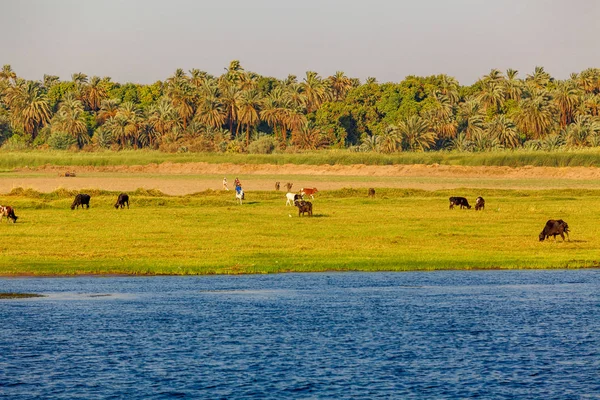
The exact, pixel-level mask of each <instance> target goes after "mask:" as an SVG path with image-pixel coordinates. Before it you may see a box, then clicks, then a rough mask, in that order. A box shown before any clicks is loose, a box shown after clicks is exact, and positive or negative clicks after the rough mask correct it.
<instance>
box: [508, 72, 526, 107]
mask: <svg viewBox="0 0 600 400" xmlns="http://www.w3.org/2000/svg"><path fill="white" fill-rule="evenodd" d="M518 73H519V71H517V70H514V69H508V70H506V80H505V81H504V96H505V98H506V99H507V100H515V101H519V100H521V94H522V93H523V84H522V82H521V81H520V80H519V79H517V74H518Z"/></svg>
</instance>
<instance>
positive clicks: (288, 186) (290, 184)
mask: <svg viewBox="0 0 600 400" xmlns="http://www.w3.org/2000/svg"><path fill="white" fill-rule="evenodd" d="M292 186H294V184H293V183H290V182H288V183H286V184H285V188H286V189H287V191H288V193H289V192H291V191H292Z"/></svg>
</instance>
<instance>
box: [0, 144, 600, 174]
mask: <svg viewBox="0 0 600 400" xmlns="http://www.w3.org/2000/svg"><path fill="white" fill-rule="evenodd" d="M164 162H171V163H187V162H207V163H211V164H221V163H232V164H275V165H284V164H296V165H323V164H329V165H336V164H337V165H353V164H366V165H399V164H400V165H402V164H405V165H408V164H429V165H431V164H444V165H464V166H479V165H488V166H508V167H521V166H525V165H533V166H545V167H581V166H583V167H590V166H593V167H600V149H593V148H590V149H566V150H564V151H552V152H546V151H541V150H526V149H519V150H514V151H495V152H481V153H471V152H456V151H429V152H400V153H392V154H383V153H375V152H351V151H347V150H319V151H303V152H297V153H277V154H240V153H165V152H161V151H157V150H147V149H146V150H122V151H118V152H117V151H96V152H70V151H11V152H3V153H2V154H1V156H0V170H11V169H13V168H23V167H39V166H43V165H47V164H48V165H63V166H86V165H87V166H105V165H148V164H152V163H155V164H161V163H164Z"/></svg>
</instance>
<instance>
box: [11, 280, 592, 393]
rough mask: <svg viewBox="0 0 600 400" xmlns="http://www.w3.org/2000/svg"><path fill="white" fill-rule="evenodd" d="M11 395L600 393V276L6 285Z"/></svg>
mask: <svg viewBox="0 0 600 400" xmlns="http://www.w3.org/2000/svg"><path fill="white" fill-rule="evenodd" d="M0 292H33V293H40V294H44V295H45V296H46V297H43V298H32V299H22V300H0V322H1V324H2V327H1V328H0V397H3V398H10V399H31V398H43V399H71V398H73V399H75V398H85V399H106V398H127V399H163V398H206V399H220V398H222V399H288V398H294V399H296V398H299V399H304V398H320V399H323V398H330V399H345V398H348V399H349V398H365V399H378V398H385V399H390V398H402V399H411V398H427V399H430V398H438V399H439V398H467V397H480V398H507V399H508V398H511V399H512V398H544V399H567V398H600V270H536V271H521V270H519V271H447V272H410V273H319V274H280V275H260V276H201V277H195V276H194V277H77V278H11V279H0Z"/></svg>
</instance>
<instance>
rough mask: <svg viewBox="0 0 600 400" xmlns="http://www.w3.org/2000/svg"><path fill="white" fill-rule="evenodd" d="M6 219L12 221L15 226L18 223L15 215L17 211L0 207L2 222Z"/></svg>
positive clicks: (8, 207) (9, 207) (0, 219)
mask: <svg viewBox="0 0 600 400" xmlns="http://www.w3.org/2000/svg"><path fill="white" fill-rule="evenodd" d="M3 217H6V220H7V221H8V220H11V219H12V221H13V224H14V223H16V222H17V218H19V217H17V216H16V215H15V209H14V208H12V207H11V206H0V221H2V218H3Z"/></svg>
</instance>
